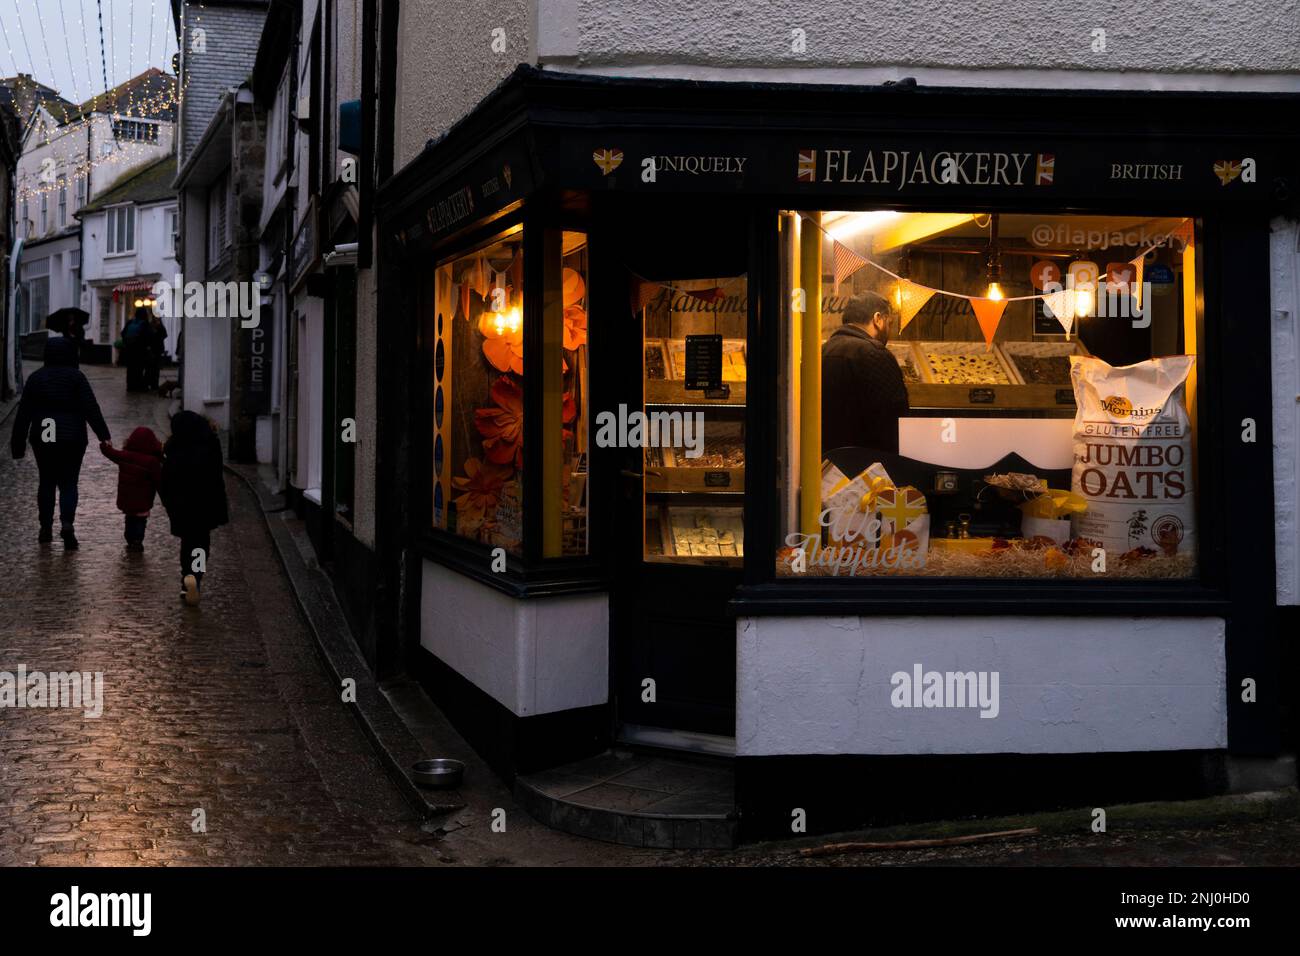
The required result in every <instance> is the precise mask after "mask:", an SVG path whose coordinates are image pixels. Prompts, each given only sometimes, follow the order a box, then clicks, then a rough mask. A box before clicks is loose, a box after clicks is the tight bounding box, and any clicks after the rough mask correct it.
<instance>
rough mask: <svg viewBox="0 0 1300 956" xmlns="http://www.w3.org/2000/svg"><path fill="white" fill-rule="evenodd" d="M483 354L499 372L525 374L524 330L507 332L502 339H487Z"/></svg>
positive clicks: (484, 342)
mask: <svg viewBox="0 0 1300 956" xmlns="http://www.w3.org/2000/svg"><path fill="white" fill-rule="evenodd" d="M483 354H484V355H486V356H487V360H488V361H489V362H491V363H492V367H493V368H495V369H496V370H497V371H499V372H514V373H515V374H516V375H523V374H524V330H523V329H520V330H519V331H518V332H514V333H511V332H507V333H506V334H505V335H502V336H501V337H500V338H485V339H484V340H483Z"/></svg>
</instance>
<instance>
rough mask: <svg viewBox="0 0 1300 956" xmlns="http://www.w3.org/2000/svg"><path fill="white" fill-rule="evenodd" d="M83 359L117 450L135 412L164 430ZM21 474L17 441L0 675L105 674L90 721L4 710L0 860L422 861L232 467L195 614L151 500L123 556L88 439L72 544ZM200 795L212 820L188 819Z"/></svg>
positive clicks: (4, 472) (413, 831) (10, 485)
mask: <svg viewBox="0 0 1300 956" xmlns="http://www.w3.org/2000/svg"><path fill="white" fill-rule="evenodd" d="M30 370H31V366H29V371H30ZM85 371H86V374H87V376H88V377H89V379H90V381H91V383H92V385H93V386H94V388H95V391H96V394H97V395H98V398H99V401H100V405H101V407H102V408H103V411H104V415H105V418H106V419H107V421H108V424H109V428H110V430H111V431H112V433H113V441H114V443H115V444H116V445H117V446H119V447H120V446H121V442H122V441H123V440H124V439H125V438H126V436H127V435H128V434H129V432H130V430H131V429H132V428H133V427H135V426H137V425H141V424H144V425H148V426H150V427H152V428H153V429H154V431H155V433H156V434H157V435H158V436H159V438H160V439H165V438H166V436H167V432H168V430H167V426H166V420H167V411H168V405H169V403H168V401H167V400H164V399H160V398H157V397H155V396H153V395H128V394H127V393H126V391H125V388H124V380H123V373H122V371H121V370H119V369H111V368H97V367H87V368H86V369H85ZM11 425H12V417H11V418H10V419H9V421H7V422H6V423H5V425H4V428H3V431H4V434H5V436H6V437H7V436H8V434H9V428H10V426H11ZM36 478H37V476H36V466H35V463H34V460H33V457H32V454H31V452H30V450H29V451H28V453H27V456H26V457H25V458H24V459H22V460H21V461H14V460H13V459H12V458H10V456H9V455H8V454H5V455H4V457H3V460H0V487H3V489H4V492H3V500H2V501H0V543H2V547H0V581H3V582H4V583H3V585H0V587H2V588H3V591H4V600H3V602H2V603H0V671H7V672H9V673H16V672H17V670H18V668H19V666H20V665H22V666H24V667H26V669H27V670H28V672H31V671H36V670H40V671H46V672H48V671H61V670H67V671H71V670H79V671H90V672H96V671H102V672H103V675H104V685H103V716H102V717H100V718H98V719H90V718H87V717H85V716H84V715H83V712H82V711H81V710H73V709H10V708H6V709H3V710H0V815H2V816H3V825H2V826H0V863H3V864H6V865H12V864H43V865H59V864H64V865H77V864H136V863H149V864H155V863H186V862H189V863H208V864H258V863H301V864H371V863H399V864H400V863H421V862H428V861H430V860H432V859H434V858H435V857H434V855H433V853H432V851H431V849H430V848H429V847H428V846H425V845H422V843H421V841H422V840H425V841H427V838H426V836H425V834H423V833H421V831H420V830H419V827H418V822H417V820H416V818H415V815H414V813H413V812H412V811H410V810H409V809H408V806H407V804H406V803H405V802H404V801H403V800H402V799H401V797H400V795H399V794H398V793H397V791H396V790H395V788H394V787H393V786H392V785H391V783H390V782H389V780H388V778H387V777H386V776H385V775H384V773H383V771H382V769H381V767H380V765H379V763H378V761H377V760H376V758H375V757H374V755H373V753H372V752H371V751H370V750H369V745H368V742H367V741H366V740H365V738H364V737H363V736H362V734H361V732H360V730H359V728H358V727H357V726H356V725H355V722H354V721H353V719H352V718H351V716H350V715H349V713H348V712H347V709H346V707H345V705H344V704H342V703H341V701H340V700H339V694H338V691H337V690H335V689H334V688H333V687H332V686H331V685H330V684H329V683H328V682H327V681H326V678H325V673H324V671H323V669H322V667H321V664H320V662H319V660H318V659H317V656H316V652H315V648H314V646H313V645H312V643H311V638H310V636H309V635H308V634H307V632H306V631H305V630H304V627H303V625H302V623H301V620H300V618H299V616H298V613H297V608H296V607H295V606H294V604H293V601H292V597H291V595H290V594H289V593H288V591H287V589H286V587H285V584H284V582H283V576H282V572H281V569H280V567H279V565H278V564H277V563H276V559H275V557H274V553H273V551H272V549H271V547H270V542H269V538H268V536H267V534H266V530H265V527H264V526H263V524H262V517H261V515H260V514H259V513H258V512H257V511H256V510H255V509H254V508H253V507H252V505H251V498H250V497H249V492H248V491H247V490H246V489H245V488H244V487H243V486H242V485H241V484H240V483H239V482H238V481H234V480H232V479H229V478H228V480H227V486H228V492H229V494H230V498H231V505H232V508H231V512H232V522H231V524H230V525H228V526H226V527H224V528H221V529H219V530H218V531H217V532H216V533H215V534H214V535H213V539H212V555H211V562H210V565H209V575H208V578H207V580H205V582H204V588H203V591H204V599H203V606H202V608H201V609H192V608H187V607H185V606H184V604H183V603H182V602H181V601H180V600H179V599H178V592H179V585H178V570H177V563H178V559H177V545H176V539H174V538H173V537H172V536H171V535H170V534H169V533H168V529H167V520H166V515H165V513H164V512H163V510H162V506H161V504H160V503H159V504H155V506H154V510H153V514H152V516H151V518H150V521H149V530H148V534H147V536H146V539H145V548H146V550H145V552H144V553H143V554H131V553H128V552H127V551H126V550H125V548H124V541H123V537H122V523H123V522H122V516H121V514H120V513H119V512H118V511H117V510H116V508H115V507H114V490H115V486H116V468H115V466H114V465H113V464H112V463H111V462H109V461H108V460H107V459H106V458H104V457H103V455H101V454H100V452H99V450H98V448H97V446H96V445H95V443H94V441H93V436H92V443H91V445H90V446H89V448H88V449H87V454H86V458H85V463H84V465H83V468H82V472H81V501H80V505H79V507H78V510H77V534H78V536H79V537H80V539H81V549H80V550H79V551H72V552H67V551H64V549H63V544H62V542H61V541H59V540H58V539H57V538H56V539H55V542H54V543H53V544H38V543H37V541H36V531H37V521H36V505H35V495H36ZM268 621H272V622H278V626H275V627H272V628H268V627H266V622H268ZM196 809H202V810H203V811H204V813H205V814H206V827H207V832H197V833H196V832H194V829H193V827H192V822H193V820H194V816H193V811H194V810H196Z"/></svg>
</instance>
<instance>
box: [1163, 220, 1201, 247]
mask: <svg viewBox="0 0 1300 956" xmlns="http://www.w3.org/2000/svg"><path fill="white" fill-rule="evenodd" d="M1194 236H1195V229H1194V227H1193V225H1192V221H1191V220H1190V219H1184V220H1183V221H1182V222H1180V223H1179V224H1178V225H1177V226H1176V227H1175V228H1174V230H1173V232H1171V233H1169V238H1171V239H1177V240H1178V241H1179V242H1181V243H1182V244H1183V245H1184V246H1187V245H1190V244H1191V241H1192V239H1193V237H1194Z"/></svg>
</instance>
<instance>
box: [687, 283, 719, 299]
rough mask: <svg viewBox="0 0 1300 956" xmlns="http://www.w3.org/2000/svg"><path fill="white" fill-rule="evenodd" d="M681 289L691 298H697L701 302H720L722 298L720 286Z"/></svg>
mask: <svg viewBox="0 0 1300 956" xmlns="http://www.w3.org/2000/svg"><path fill="white" fill-rule="evenodd" d="M682 291H683V292H685V293H686V294H687V295H689V296H690V297H691V298H693V299H699V300H700V301H701V302H721V301H722V300H723V298H724V296H723V294H722V286H714V287H713V288H712V289H683V290H682Z"/></svg>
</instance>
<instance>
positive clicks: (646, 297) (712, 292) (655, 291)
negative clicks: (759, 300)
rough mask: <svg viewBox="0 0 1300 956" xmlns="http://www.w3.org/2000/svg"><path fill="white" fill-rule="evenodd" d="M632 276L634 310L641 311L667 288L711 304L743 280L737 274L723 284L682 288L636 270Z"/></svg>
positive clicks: (721, 298)
mask: <svg viewBox="0 0 1300 956" xmlns="http://www.w3.org/2000/svg"><path fill="white" fill-rule="evenodd" d="M632 278H633V280H634V281H633V283H632V294H631V305H632V311H633V312H640V311H641V310H642V309H644V308H645V307H646V306H647V305H649V304H650V302H651V301H652V300H653V299H654V298H655V296H657V295H659V294H660V293H661V292H663V291H664V290H665V289H666V290H668V291H669V292H676V293H679V294H681V295H689V296H690V297H691V298H693V299H698V300H699V301H701V302H707V303H710V304H712V303H715V302H721V301H722V300H723V299H725V298H726V291H725V290H726V289H727V288H729V287H730V286H731V285H732V284H733V283H735V282H739V281H741V277H740V276H736V277H735V278H732V279H728V280H727V281H726V282H724V283H723V284H722V285H716V286H711V287H709V288H707V289H682V288H679V287H677V286H675V285H672V284H670V283H667V282H656V281H655V280H653V279H647V278H645V277H644V276H639V275H637V274H636V273H635V272H634V273H632Z"/></svg>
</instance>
